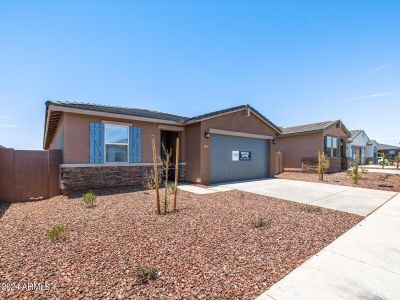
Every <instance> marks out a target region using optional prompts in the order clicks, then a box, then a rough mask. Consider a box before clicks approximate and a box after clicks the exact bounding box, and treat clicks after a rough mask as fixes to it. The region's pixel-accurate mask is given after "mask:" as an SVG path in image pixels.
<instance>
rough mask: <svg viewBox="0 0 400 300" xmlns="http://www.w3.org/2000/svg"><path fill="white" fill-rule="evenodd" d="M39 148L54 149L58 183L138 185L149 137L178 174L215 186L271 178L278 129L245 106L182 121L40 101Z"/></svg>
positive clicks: (70, 186)
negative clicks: (174, 158)
mask: <svg viewBox="0 0 400 300" xmlns="http://www.w3.org/2000/svg"><path fill="white" fill-rule="evenodd" d="M45 120H46V121H45V122H46V123H45V129H44V140H43V148H44V149H61V150H62V165H61V166H60V172H61V188H62V190H63V191H64V192H68V191H70V190H79V189H88V188H100V187H113V186H125V185H142V184H143V179H144V176H145V174H146V173H149V172H152V168H153V163H152V142H151V141H152V139H151V137H152V136H155V140H156V147H157V154H159V155H160V154H161V153H162V151H161V143H163V144H164V145H165V147H166V148H167V149H170V148H171V149H172V151H173V152H175V141H176V138H177V137H179V139H180V170H181V173H180V178H181V180H185V181H189V182H196V183H204V184H207V183H216V182H227V181H235V180H246V179H256V178H264V177H270V176H273V175H275V171H274V170H275V165H274V163H275V157H276V155H275V142H276V136H277V135H278V134H280V132H281V130H280V128H279V127H277V126H276V125H274V124H273V123H272V122H271V121H269V120H268V119H267V118H265V117H264V116H263V115H262V114H260V113H259V112H257V111H256V110H255V109H254V108H252V107H251V106H250V105H241V106H237V107H233V108H229V109H225V110H221V111H216V112H212V113H209V114H205V115H201V116H197V117H193V118H187V117H182V116H177V115H172V114H167V113H160V112H156V111H150V110H143V109H132V108H121V107H112V106H103V105H93V104H85V103H76V102H58V101H57V102H51V101H48V102H46V117H45Z"/></svg>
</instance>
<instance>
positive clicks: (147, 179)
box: [142, 170, 156, 190]
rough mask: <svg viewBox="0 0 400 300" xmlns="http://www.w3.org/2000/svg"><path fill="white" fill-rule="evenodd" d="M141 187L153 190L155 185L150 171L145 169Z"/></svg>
mask: <svg viewBox="0 0 400 300" xmlns="http://www.w3.org/2000/svg"><path fill="white" fill-rule="evenodd" d="M142 183H143V187H144V188H145V189H146V190H153V189H154V188H155V187H156V184H155V180H154V175H153V174H152V172H150V171H148V170H146V172H145V173H144V176H143V182H142Z"/></svg>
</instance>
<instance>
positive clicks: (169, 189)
mask: <svg viewBox="0 0 400 300" xmlns="http://www.w3.org/2000/svg"><path fill="white" fill-rule="evenodd" d="M152 148H153V169H154V176H153V177H152V178H153V180H152V181H151V180H145V183H144V185H145V186H149V187H152V186H153V184H152V182H154V187H155V189H156V201H157V202H156V203H157V214H161V202H160V194H159V189H158V184H159V182H158V172H159V168H158V166H160V168H161V171H162V172H163V174H164V187H165V189H164V203H163V206H164V207H163V208H164V211H163V213H167V212H168V194H169V193H173V195H174V199H173V200H174V202H173V211H176V199H177V193H178V170H179V169H178V165H179V163H178V162H179V138H177V139H176V151H175V165H174V164H173V163H171V157H172V149H169V150H168V149H166V147H165V145H164V144H162V145H161V148H162V155H161V156H158V155H157V153H156V144H155V138H154V136H152ZM174 167H175V181H174V183H169V182H168V180H169V171H170V169H171V168H174Z"/></svg>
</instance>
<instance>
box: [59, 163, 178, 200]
mask: <svg viewBox="0 0 400 300" xmlns="http://www.w3.org/2000/svg"><path fill="white" fill-rule="evenodd" d="M146 172H148V173H149V174H152V172H153V166H151V165H148V166H147V165H146V166H143V165H142V166H98V167H94V166H93V167H64V166H63V167H61V169H60V181H61V190H62V193H63V194H68V193H69V192H71V191H79V190H88V189H98V188H111V187H122V186H136V187H143V181H144V177H145V175H146ZM159 173H160V174H161V170H160V167H159ZM184 177H185V165H180V166H179V181H183V179H184ZM159 178H160V180H161V176H160V175H159Z"/></svg>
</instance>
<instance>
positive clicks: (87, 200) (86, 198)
mask: <svg viewBox="0 0 400 300" xmlns="http://www.w3.org/2000/svg"><path fill="white" fill-rule="evenodd" d="M82 201H83V204H85V206H86V207H94V206H95V204H96V194H95V193H94V192H93V191H90V192H87V193H84V194H83V195H82Z"/></svg>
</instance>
